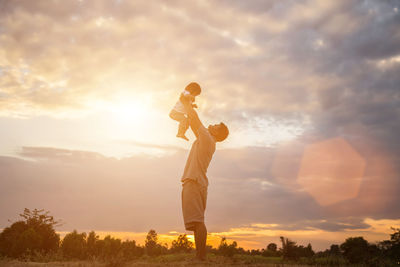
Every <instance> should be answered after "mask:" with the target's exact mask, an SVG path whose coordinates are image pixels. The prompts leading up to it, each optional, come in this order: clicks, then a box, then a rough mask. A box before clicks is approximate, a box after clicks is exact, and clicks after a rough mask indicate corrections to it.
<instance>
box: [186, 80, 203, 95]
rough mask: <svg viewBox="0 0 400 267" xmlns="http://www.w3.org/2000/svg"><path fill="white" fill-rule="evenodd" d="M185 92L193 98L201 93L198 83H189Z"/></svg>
mask: <svg viewBox="0 0 400 267" xmlns="http://www.w3.org/2000/svg"><path fill="white" fill-rule="evenodd" d="M185 90H186V91H188V92H189V93H190V94H191V95H193V96H198V95H199V94H200V93H201V87H200V85H199V84H198V83H195V82H191V83H189V84H188V85H187V86H186V87H185Z"/></svg>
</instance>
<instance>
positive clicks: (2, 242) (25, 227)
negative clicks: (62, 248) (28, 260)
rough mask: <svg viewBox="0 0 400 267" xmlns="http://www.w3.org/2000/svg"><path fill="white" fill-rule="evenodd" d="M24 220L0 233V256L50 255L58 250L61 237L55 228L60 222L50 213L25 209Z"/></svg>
mask: <svg viewBox="0 0 400 267" xmlns="http://www.w3.org/2000/svg"><path fill="white" fill-rule="evenodd" d="M20 216H21V217H22V218H23V219H24V220H20V221H17V222H14V223H13V224H12V225H11V226H9V227H6V228H5V229H4V230H3V231H2V232H1V233H0V254H3V255H5V256H8V257H12V258H16V257H20V256H22V255H23V254H27V253H35V252H40V253H49V252H54V251H56V250H57V249H58V246H59V242H60V237H59V235H58V234H56V232H55V230H54V226H56V225H58V224H59V222H58V221H56V220H54V218H53V216H51V215H49V212H48V211H44V210H38V209H34V210H33V211H31V210H30V209H27V208H25V209H24V212H23V213H22V214H20Z"/></svg>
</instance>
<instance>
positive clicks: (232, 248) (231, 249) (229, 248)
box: [218, 237, 237, 257]
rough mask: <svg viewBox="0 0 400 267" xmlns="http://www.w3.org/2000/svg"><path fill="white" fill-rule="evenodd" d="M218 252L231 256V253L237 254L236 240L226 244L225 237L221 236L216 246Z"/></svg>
mask: <svg viewBox="0 0 400 267" xmlns="http://www.w3.org/2000/svg"><path fill="white" fill-rule="evenodd" d="M218 253H219V254H220V255H223V256H227V257H233V255H235V254H237V243H236V241H233V242H232V243H231V244H228V242H227V241H226V238H225V237H223V238H222V239H221V243H220V244H219V247H218Z"/></svg>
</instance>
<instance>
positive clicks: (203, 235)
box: [194, 222, 207, 260]
mask: <svg viewBox="0 0 400 267" xmlns="http://www.w3.org/2000/svg"><path fill="white" fill-rule="evenodd" d="M194 242H195V243H196V257H197V258H198V259H199V260H205V259H206V243H207V228H206V225H205V224H204V223H203V222H196V223H195V229H194Z"/></svg>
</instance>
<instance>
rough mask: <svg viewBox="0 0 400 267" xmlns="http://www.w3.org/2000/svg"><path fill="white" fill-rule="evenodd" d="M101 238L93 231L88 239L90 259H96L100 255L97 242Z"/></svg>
mask: <svg viewBox="0 0 400 267" xmlns="http://www.w3.org/2000/svg"><path fill="white" fill-rule="evenodd" d="M98 240H99V236H98V235H96V233H95V232H94V231H91V232H90V233H89V235H88V236H87V238H86V253H87V255H88V256H89V257H90V258H94V257H96V256H98V255H99V250H98V249H97V245H96V243H97V241H98Z"/></svg>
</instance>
